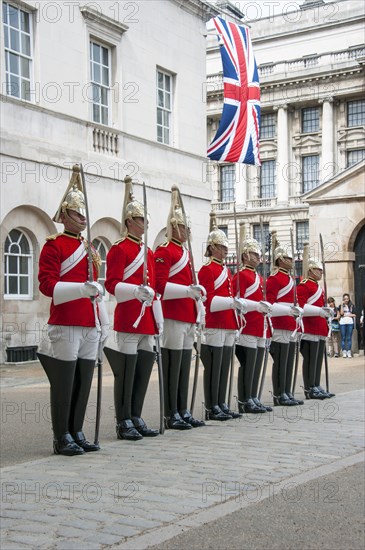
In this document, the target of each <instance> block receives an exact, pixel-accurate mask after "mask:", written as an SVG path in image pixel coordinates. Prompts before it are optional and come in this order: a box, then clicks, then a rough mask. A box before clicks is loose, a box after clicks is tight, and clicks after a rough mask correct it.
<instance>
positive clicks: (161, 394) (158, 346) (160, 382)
mask: <svg viewBox="0 0 365 550" xmlns="http://www.w3.org/2000/svg"><path fill="white" fill-rule="evenodd" d="M142 185H143V215H144V219H143V226H144V250H143V286H147V252H148V247H147V243H148V215H147V193H146V184H145V182H143V184H142ZM155 346H156V355H157V369H158V389H159V397H160V434H163V433H164V431H165V424H164V414H165V406H164V389H163V371H162V357H161V344H160V335H159V334H156V335H155Z"/></svg>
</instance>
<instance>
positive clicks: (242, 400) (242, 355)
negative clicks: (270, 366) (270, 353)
mask: <svg viewBox="0 0 365 550" xmlns="http://www.w3.org/2000/svg"><path fill="white" fill-rule="evenodd" d="M256 355H257V349H256V348H247V347H245V346H236V357H237V359H238V360H239V362H240V367H239V369H238V382H237V386H238V387H237V393H238V410H239V412H245V413H254V414H256V413H261V412H263V411H262V410H261V409H260V408H259V407H258V406H257V405H256V404H255V403H254V401H253V399H252V382H253V374H254V370H255V364H256Z"/></svg>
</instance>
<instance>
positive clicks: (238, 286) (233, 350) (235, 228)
mask: <svg viewBox="0 0 365 550" xmlns="http://www.w3.org/2000/svg"><path fill="white" fill-rule="evenodd" d="M233 217H234V234H235V242H236V273H237V294H236V296H237V298H240V295H241V291H240V257H239V241H238V229H237V211H236V203H234V205H233ZM242 317H243V315H242V313H241V312H240V319H241V324H242ZM235 347H236V343H234V345H233V347H232V356H231V369H230V373H229V386H228V408H229V409H230V408H231V401H232V393H233V380H234V365H235Z"/></svg>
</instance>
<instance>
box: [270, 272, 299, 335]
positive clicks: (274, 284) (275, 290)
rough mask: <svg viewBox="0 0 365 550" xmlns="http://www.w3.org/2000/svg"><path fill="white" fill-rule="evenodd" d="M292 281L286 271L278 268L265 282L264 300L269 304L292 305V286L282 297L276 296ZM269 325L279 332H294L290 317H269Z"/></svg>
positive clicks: (293, 322)
mask: <svg viewBox="0 0 365 550" xmlns="http://www.w3.org/2000/svg"><path fill="white" fill-rule="evenodd" d="M291 280H293V279H292V277H291V276H290V275H289V273H288V271H287V270H286V269H282V268H280V269H279V270H278V272H277V273H275V274H273V275H270V277H269V278H268V279H267V282H266V299H267V301H268V302H270V304H280V303H281V302H285V303H286V304H290V305H293V304H294V284H293V286H292V288H291V289H290V290H288V291H287V292H285V294H284V295H280V296H279V297H278V294H279V292H280V291H282V290H283V289H284V288H286V287H287V286H288V285H289V283H290V281H291ZM281 294H282V293H281ZM271 324H272V326H273V328H274V329H275V328H277V329H280V330H291V331H293V330H295V327H296V322H295V319H294V317H292V316H291V315H282V316H280V317H271Z"/></svg>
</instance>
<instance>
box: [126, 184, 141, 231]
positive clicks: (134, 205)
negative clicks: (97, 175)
mask: <svg viewBox="0 0 365 550" xmlns="http://www.w3.org/2000/svg"><path fill="white" fill-rule="evenodd" d="M124 183H125V191H124V203H123V210H122V224H121V234H122V235H125V234H126V233H127V232H128V230H127V226H126V223H125V222H126V221H127V220H131V219H132V218H144V206H143V204H142V203H141V202H139V201H137V200H136V198H135V196H134V195H133V184H132V178H131V177H130V176H126V177H125V178H124Z"/></svg>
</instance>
